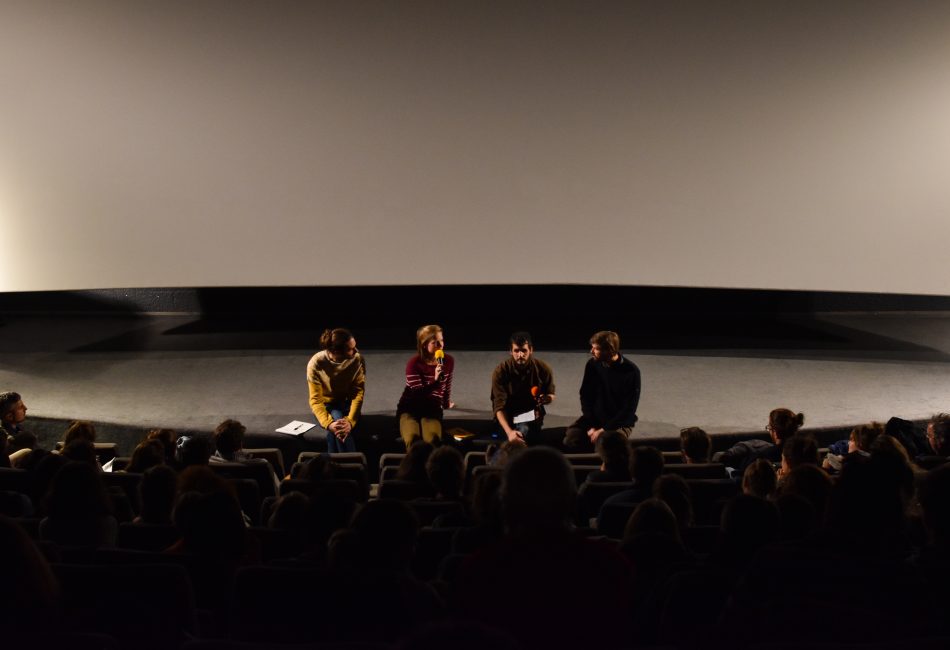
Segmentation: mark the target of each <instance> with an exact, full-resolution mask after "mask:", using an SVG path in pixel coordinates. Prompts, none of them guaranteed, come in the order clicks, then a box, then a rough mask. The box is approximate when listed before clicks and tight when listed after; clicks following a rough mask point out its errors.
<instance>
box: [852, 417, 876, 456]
mask: <svg viewBox="0 0 950 650" xmlns="http://www.w3.org/2000/svg"><path fill="white" fill-rule="evenodd" d="M883 434H884V425H883V424H881V423H880V422H871V423H870V424H859V425H858V426H856V427H854V428H853V429H852V430H851V436H850V439H851V440H853V441H854V445H855V447H857V448H858V449H860V450H861V451H866V452H868V453H870V452H871V445H873V444H874V441H875V440H877V438H878V436H880V435H883Z"/></svg>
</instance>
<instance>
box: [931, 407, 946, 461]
mask: <svg viewBox="0 0 950 650" xmlns="http://www.w3.org/2000/svg"><path fill="white" fill-rule="evenodd" d="M927 440H928V441H929V442H930V446H931V447H933V450H934V453H935V454H937V455H938V456H950V413H937V414H936V415H934V416H933V417H932V418H930V422H928V423H927Z"/></svg>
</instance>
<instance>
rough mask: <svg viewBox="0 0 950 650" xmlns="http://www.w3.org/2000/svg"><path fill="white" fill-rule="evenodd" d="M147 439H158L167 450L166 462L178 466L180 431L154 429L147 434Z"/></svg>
mask: <svg viewBox="0 0 950 650" xmlns="http://www.w3.org/2000/svg"><path fill="white" fill-rule="evenodd" d="M145 439H146V440H157V441H158V442H160V443H161V444H162V449H163V450H164V451H165V464H166V465H169V466H171V467H176V462H177V460H176V452H177V451H178V445H177V443H178V433H177V432H176V431H175V430H174V429H152V430H151V431H149V432H148V433H147V434H146V435H145Z"/></svg>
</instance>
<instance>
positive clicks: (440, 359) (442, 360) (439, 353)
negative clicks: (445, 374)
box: [435, 348, 445, 366]
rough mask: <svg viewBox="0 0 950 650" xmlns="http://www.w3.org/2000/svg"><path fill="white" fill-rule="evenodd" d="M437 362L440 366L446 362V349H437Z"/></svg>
mask: <svg viewBox="0 0 950 650" xmlns="http://www.w3.org/2000/svg"><path fill="white" fill-rule="evenodd" d="M435 362H436V363H437V364H439V365H440V366H441V365H442V364H443V363H445V350H442V349H441V348H440V349H438V350H436V351H435Z"/></svg>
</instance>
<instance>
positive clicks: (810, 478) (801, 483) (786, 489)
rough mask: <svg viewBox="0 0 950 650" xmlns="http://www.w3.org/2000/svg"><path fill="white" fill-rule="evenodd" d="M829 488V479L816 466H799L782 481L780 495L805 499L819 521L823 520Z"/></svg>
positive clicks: (829, 492)
mask: <svg viewBox="0 0 950 650" xmlns="http://www.w3.org/2000/svg"><path fill="white" fill-rule="evenodd" d="M831 488H832V480H831V477H830V476H828V473H827V472H825V471H824V470H823V469H821V468H820V467H818V466H817V465H799V466H798V467H796V468H795V469H793V470H791V471H790V472H789V473H788V474H787V475H786V476H785V478H784V479H783V480H782V487H781V490H780V494H781V495H786V494H788V495H795V496H799V497H801V498H803V499H805V501H807V502H808V503H810V504H811V506H812V508H814V509H815V514H816V515H817V516H818V518H819V520H823V517H824V514H825V509H826V508H827V506H828V498H829V497H830V496H831Z"/></svg>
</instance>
